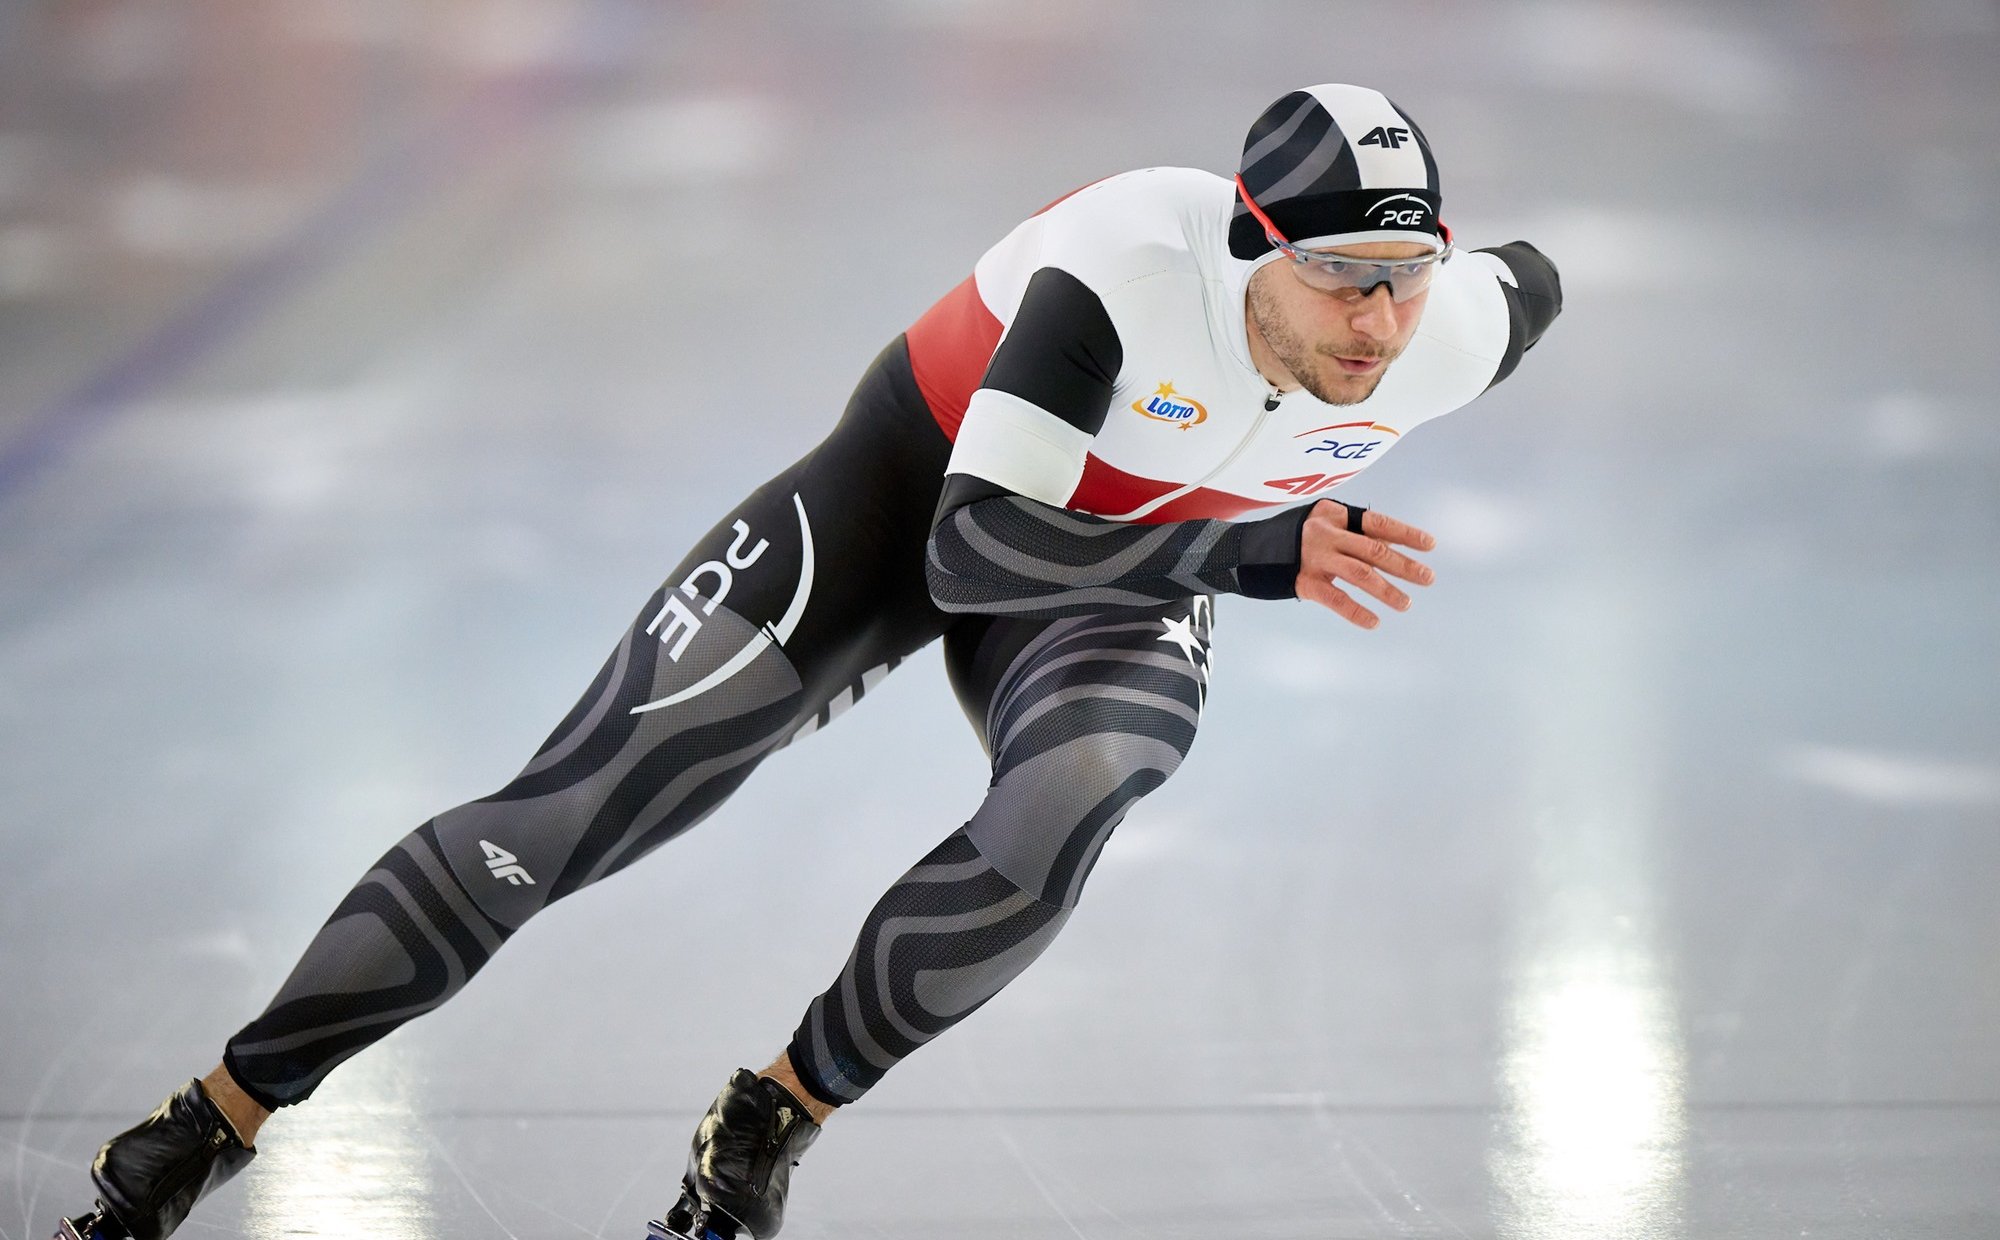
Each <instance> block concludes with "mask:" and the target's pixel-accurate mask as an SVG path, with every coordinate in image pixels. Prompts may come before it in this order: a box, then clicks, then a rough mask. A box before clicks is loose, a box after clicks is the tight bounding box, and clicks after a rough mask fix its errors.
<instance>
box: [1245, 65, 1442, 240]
mask: <svg viewBox="0 0 2000 1240" xmlns="http://www.w3.org/2000/svg"><path fill="white" fill-rule="evenodd" d="M1237 180H1238V182H1239V183H1240V188H1239V190H1238V196H1237V202H1236V211H1235V214H1234V215H1233V216H1231V218H1230V221H1229V252H1230V253H1231V254H1233V255H1235V256H1236V257H1237V258H1241V259H1254V258H1258V257H1260V256H1262V255H1264V254H1267V253H1269V252H1270V251H1271V243H1270V240H1269V239H1268V238H1267V237H1266V236H1265V233H1264V226H1263V224H1261V223H1259V222H1258V220H1257V218H1256V217H1255V216H1254V215H1252V214H1251V213H1250V209H1249V208H1248V207H1246V206H1244V204H1243V200H1242V199H1243V195H1244V194H1248V195H1249V196H1250V198H1251V199H1252V200H1253V201H1255V202H1256V204H1257V206H1258V208H1259V209H1260V210H1262V211H1263V212H1264V214H1265V215H1267V216H1269V217H1270V220H1271V222H1272V223H1273V224H1275V225H1277V227H1278V231H1279V232H1281V233H1283V234H1284V236H1285V239H1286V240H1288V241H1290V242H1291V243H1293V244H1294V245H1298V246H1301V247H1306V248H1312V249H1324V248H1326V247H1328V246H1336V245H1357V244H1360V243H1362V242H1368V241H1413V242H1417V243H1420V244H1423V245H1428V246H1431V247H1432V248H1434V249H1443V248H1444V247H1445V245H1446V243H1447V242H1448V241H1449V239H1450V236H1451V233H1450V231H1449V230H1448V229H1446V228H1445V226H1444V225H1443V224H1441V223H1439V221H1438V209H1439V207H1441V206H1442V205H1443V198H1442V197H1441V195H1440V193H1439V189H1438V170H1437V161H1436V160H1434V159H1432V158H1431V146H1430V143H1429V141H1427V140H1426V139H1425V138H1424V131H1423V130H1421V129H1419V128H1417V123H1416V122H1415V121H1413V120H1411V119H1410V115H1409V113H1407V112H1405V111H1403V110H1402V109H1401V108H1399V107H1397V106H1396V105H1395V104H1394V103H1392V102H1390V100H1389V97H1388V96H1387V95H1384V94H1383V93H1382V92H1381V91H1378V90H1369V89H1368V88H1367V87H1365V86H1345V85H1340V84H1338V83H1330V84H1327V85H1322V86H1308V87H1307V88H1305V89H1304V90H1295V91H1293V92H1292V93H1291V94H1289V95H1286V96H1285V97H1284V98H1283V99H1280V100H1278V101H1277V102H1276V103H1274V104H1272V105H1271V106H1270V107H1268V108H1266V109H1264V114H1263V115H1262V116H1260V117H1258V118H1257V123H1256V124H1254V125H1252V126H1251V127H1250V135H1249V137H1247V138H1246V139H1244V142H1243V162H1242V165H1241V167H1240V170H1239V171H1238V173H1237Z"/></svg>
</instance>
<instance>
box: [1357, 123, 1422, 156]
mask: <svg viewBox="0 0 2000 1240" xmlns="http://www.w3.org/2000/svg"><path fill="white" fill-rule="evenodd" d="M1409 140H1410V131H1409V130H1407V129H1385V128H1383V127H1382V126H1380V125H1377V126H1375V128H1373V129H1371V130H1369V131H1368V132H1367V133H1365V134H1363V135H1361V141H1359V142H1357V143H1355V145H1356V146H1386V147H1388V148H1389V149H1390V150H1392V151H1400V150H1402V149H1403V143H1405V142H1408V141H1409Z"/></svg>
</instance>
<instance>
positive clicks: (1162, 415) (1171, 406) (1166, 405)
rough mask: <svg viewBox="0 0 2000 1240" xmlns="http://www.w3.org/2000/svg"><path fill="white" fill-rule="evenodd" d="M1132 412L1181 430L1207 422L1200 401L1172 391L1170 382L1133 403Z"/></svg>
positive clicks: (1203, 407) (1206, 414)
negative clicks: (1167, 423) (1169, 423)
mask: <svg viewBox="0 0 2000 1240" xmlns="http://www.w3.org/2000/svg"><path fill="white" fill-rule="evenodd" d="M1132 412H1134V413H1137V414H1143V415H1144V416H1146V417H1149V418H1151V419H1153V420H1154V421H1155V422H1171V423H1173V424H1174V425H1176V426H1178V427H1180V428H1181V429H1182V430H1186V429H1187V428H1188V427H1190V426H1198V425H1200V424H1201V423H1203V422H1206V421H1208V408H1207V407H1206V406H1204V405H1203V404H1202V403H1201V402H1200V401H1198V400H1194V399H1191V398H1189V397H1186V396H1182V395H1181V394H1180V393H1179V392H1176V391H1174V385H1173V384H1172V383H1171V382H1167V383H1162V384H1161V385H1160V386H1159V389H1158V390H1157V391H1155V392H1154V393H1153V394H1152V395H1151V396H1148V397H1146V398H1145V399H1144V400H1135V401H1133V402H1132Z"/></svg>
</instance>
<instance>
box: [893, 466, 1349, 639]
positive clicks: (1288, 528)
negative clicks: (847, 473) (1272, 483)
mask: <svg viewBox="0 0 2000 1240" xmlns="http://www.w3.org/2000/svg"><path fill="white" fill-rule="evenodd" d="M1312 507H1313V506H1312V505H1311V504H1300V505H1299V506H1297V507H1296V508H1289V509H1286V510H1285V511H1284V512H1281V513H1278V514H1277V515H1276V516H1272V517H1264V518H1262V519H1260V520H1256V521H1242V522H1231V521H1214V520H1194V521H1165V522H1161V523H1160V524H1158V525H1134V524H1130V523H1127V522H1123V521H1107V520H1105V519H1104V518H1103V517H1096V516H1092V515H1090V514H1089V513H1084V512H1070V511H1068V510H1066V509H1062V508H1056V507H1052V506H1051V505H1048V504H1043V503H1038V502H1036V501H1035V500H1031V499H1026V498H1024V497H1022V496H1019V495H1011V494H1008V493H1005V492H1000V491H998V488H995V487H993V486H992V484H991V483H984V482H981V481H980V480H978V479H975V478H966V477H963V476H961V475H958V474H953V475H951V476H950V477H948V478H947V479H946V480H945V489H944V495H943V497H942V498H941V499H940V500H939V502H938V520H937V524H936V525H935V526H934V527H933V528H932V529H931V537H930V542H929V545H928V546H927V547H926V548H925V555H924V576H925V579H926V581H927V582H928V583H929V585H930V591H931V598H932V600H933V601H935V602H936V603H937V605H938V606H939V607H940V608H942V609H943V610H945V611H971V612H985V613H989V614H992V615H1006V616H1024V617H1034V618H1052V617H1056V616H1075V615H1082V614H1084V613H1086V612H1093V611H1103V610H1105V609H1106V608H1111V607H1138V606H1142V605H1144V604H1147V603H1163V602H1172V601H1173V600H1175V599H1182V598H1186V597H1188V596H1189V595H1192V594H1214V593H1224V594H1242V595H1246V596H1248V597H1250V598H1296V597H1297V583H1298V576H1299V540H1300V538H1301V536H1302V535H1303V533H1304V530H1305V523H1306V516H1307V514H1308V513H1310V512H1311V511H1312Z"/></svg>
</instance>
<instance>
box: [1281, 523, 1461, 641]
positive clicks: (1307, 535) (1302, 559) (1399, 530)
mask: <svg viewBox="0 0 2000 1240" xmlns="http://www.w3.org/2000/svg"><path fill="white" fill-rule="evenodd" d="M1361 529H1362V532H1361V533H1359V534H1356V533H1354V532H1353V531H1351V530H1349V529H1348V528H1347V506H1346V505H1344V504H1342V503H1340V502H1339V501H1338V500H1331V499H1323V500H1321V501H1319V502H1318V503H1317V504H1314V505H1313V510H1312V513H1311V514H1310V515H1309V516H1307V517H1306V524H1305V529H1304V532H1303V533H1302V534H1301V536H1300V539H1299V579H1298V583H1297V588H1298V595H1299V597H1300V598H1303V599H1310V600H1312V601H1313V602H1315V603H1318V604H1319V605H1320V606H1322V607H1325V608H1327V609H1328V610H1329V611H1332V612H1334V613H1335V614H1336V615H1339V616H1340V617H1342V618H1343V619H1345V620H1347V621H1348V622H1350V623H1352V624H1356V625H1359V626H1360V627H1362V628H1364V629H1372V628H1374V627H1375V626H1376V625H1377V624H1380V623H1381V620H1380V619H1379V618H1378V617H1377V616H1376V615H1375V613H1374V612H1372V611H1369V610H1368V609H1367V608H1366V607H1363V606H1362V605H1361V604H1359V603H1357V602H1355V601H1354V600H1353V599H1352V598H1350V597H1349V596H1348V594H1347V592H1346V591H1344V590H1342V589H1341V588H1340V587H1339V586H1338V585H1335V584H1334V583H1335V582H1336V581H1345V582H1347V583H1348V584H1349V585H1353V586H1358V587H1359V588H1360V589H1362V590H1364V591H1366V592H1367V593H1368V594H1370V595H1372V596H1373V597H1375V598H1378V599H1380V600H1381V601H1382V602H1384V603H1386V604H1388V605H1389V606H1391V607H1393V608H1395V609H1396V610H1397V611H1408V610H1409V609H1410V596H1409V595H1407V594H1405V593H1403V592H1402V591H1401V590H1400V589H1398V588H1396V586H1395V585H1394V584H1392V583H1391V582H1390V581H1389V579H1388V577H1385V576H1383V574H1384V573H1387V574H1388V575H1389V576H1393V577H1401V578H1402V579H1403V580H1404V581H1407V582H1410V583H1412V584H1414V585H1420V586H1427V585H1429V584H1430V583H1431V580H1432V577H1433V576H1434V574H1432V572H1431V570H1430V569H1429V568H1427V567H1425V566H1424V565H1422V564H1419V563H1418V562H1417V561H1415V560H1413V559H1411V558H1410V557H1409V556H1407V555H1404V554H1403V553H1402V552H1400V551H1397V550H1396V549H1395V548H1396V547H1398V546H1401V547H1413V548H1415V549H1416V550H1418V551H1429V550H1430V549H1431V548H1433V547H1435V546H1437V539H1435V538H1432V537H1431V536H1430V535H1429V534H1427V533H1425V532H1424V531H1423V530H1420V529H1418V528H1417V527H1416V526H1414V525H1405V524H1403V523H1402V522H1401V521H1398V520H1396V519H1395V518H1394V517H1385V516H1383V515H1382V514H1381V513H1379V512H1376V511H1375V510H1373V509H1369V510H1368V511H1367V512H1366V513H1364V514H1363V515H1362V518H1361Z"/></svg>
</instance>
